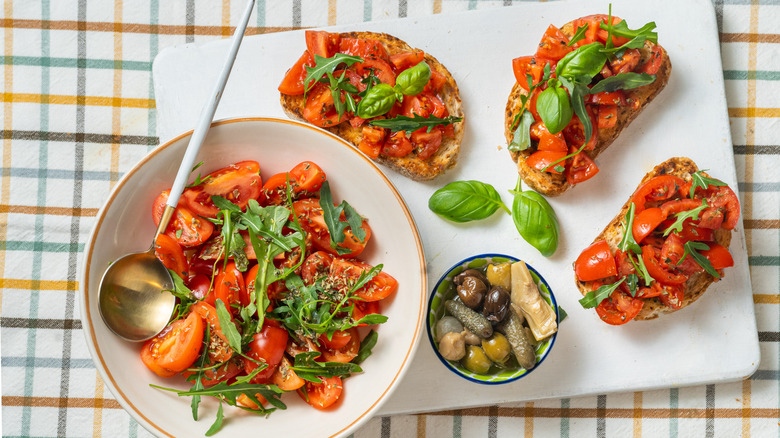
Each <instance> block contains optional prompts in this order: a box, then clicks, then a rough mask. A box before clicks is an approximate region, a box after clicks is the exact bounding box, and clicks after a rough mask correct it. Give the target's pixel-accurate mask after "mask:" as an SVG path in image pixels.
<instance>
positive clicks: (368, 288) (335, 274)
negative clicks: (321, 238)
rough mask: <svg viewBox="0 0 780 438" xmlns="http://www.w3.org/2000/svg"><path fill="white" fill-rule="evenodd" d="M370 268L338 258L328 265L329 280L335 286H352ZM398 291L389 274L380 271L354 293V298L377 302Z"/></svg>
mask: <svg viewBox="0 0 780 438" xmlns="http://www.w3.org/2000/svg"><path fill="white" fill-rule="evenodd" d="M371 268H372V266H371V265H369V264H366V263H363V262H360V261H357V260H346V259H342V258H340V257H336V258H334V259H333V263H331V265H330V278H331V280H332V281H333V282H334V283H335V284H337V285H350V286H351V285H352V284H353V283H354V282H355V281H356V280H357V279H358V278H359V277H360V274H362V273H363V272H364V271H367V270H369V269H371ZM396 289H398V281H397V280H396V279H395V278H393V277H392V276H391V275H390V274H388V273H386V272H384V271H381V272H379V273H378V274H376V276H374V278H372V279H371V280H369V281H368V283H366V285H365V286H363V287H362V288H360V289H358V290H357V291H356V292H355V296H357V297H359V298H362V299H364V300H366V301H379V300H381V299H384V298H386V297H388V296H390V295H391V294H392V293H394V292H395V291H396Z"/></svg>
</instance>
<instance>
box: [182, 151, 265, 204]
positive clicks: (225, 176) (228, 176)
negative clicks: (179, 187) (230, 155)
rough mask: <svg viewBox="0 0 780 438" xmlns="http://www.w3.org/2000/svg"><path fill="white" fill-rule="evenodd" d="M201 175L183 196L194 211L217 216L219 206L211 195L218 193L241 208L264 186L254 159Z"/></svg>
mask: <svg viewBox="0 0 780 438" xmlns="http://www.w3.org/2000/svg"><path fill="white" fill-rule="evenodd" d="M202 179H203V182H202V183H200V184H198V185H196V186H194V187H188V188H187V189H185V190H184V193H182V198H183V199H184V200H185V201H186V202H187V206H188V207H189V208H190V209H191V210H192V211H193V212H195V213H197V214H198V215H200V216H203V217H212V218H213V217H216V216H217V212H218V211H219V209H218V208H217V207H216V206H215V205H214V202H212V200H211V197H212V196H214V195H217V196H221V197H223V198H225V199H227V200H228V201H230V202H232V203H234V204H236V205H238V206H239V207H241V208H242V209H243V208H245V207H246V205H247V204H248V203H249V200H250V199H257V198H258V196H260V189H261V188H262V187H263V181H262V179H261V178H260V165H259V164H258V163H257V161H241V162H238V163H235V164H231V165H230V166H227V167H223V168H222V169H219V170H216V171H214V172H211V173H210V174H208V175H207V176H206V177H204V178H202Z"/></svg>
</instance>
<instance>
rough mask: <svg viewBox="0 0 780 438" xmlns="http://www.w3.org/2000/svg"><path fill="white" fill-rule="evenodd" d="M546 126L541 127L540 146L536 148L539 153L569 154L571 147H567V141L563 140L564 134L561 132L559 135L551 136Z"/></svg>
mask: <svg viewBox="0 0 780 438" xmlns="http://www.w3.org/2000/svg"><path fill="white" fill-rule="evenodd" d="M542 126H544V125H540V129H539V144H538V145H537V146H536V150H538V151H553V152H564V153H565V152H567V151H568V150H569V147H568V146H567V145H566V140H565V139H564V138H563V134H561V133H560V132H559V133H557V134H550V131H548V130H547V128H546V127H545V128H544V129H541V127H542Z"/></svg>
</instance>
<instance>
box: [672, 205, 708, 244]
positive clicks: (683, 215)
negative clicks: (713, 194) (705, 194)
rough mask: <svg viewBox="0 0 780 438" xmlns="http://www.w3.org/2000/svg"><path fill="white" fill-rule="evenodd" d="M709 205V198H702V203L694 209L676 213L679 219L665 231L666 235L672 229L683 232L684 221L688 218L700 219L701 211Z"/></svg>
mask: <svg viewBox="0 0 780 438" xmlns="http://www.w3.org/2000/svg"><path fill="white" fill-rule="evenodd" d="M707 207H709V205H707V200H706V199H702V200H701V205H700V206H698V207H696V208H694V209H693V210H688V211H681V212H679V213H676V214H675V215H674V216H675V217H676V218H677V220H675V221H674V223H673V224H672V225H670V226H669V228H667V229H666V230H665V231H664V237H666V236H668V235H669V234H671V233H672V231H676V232H678V233H680V232H682V229H683V222H685V221H686V219H691V220H697V219H699V213H701V212H702V210H704V209H705V208H707Z"/></svg>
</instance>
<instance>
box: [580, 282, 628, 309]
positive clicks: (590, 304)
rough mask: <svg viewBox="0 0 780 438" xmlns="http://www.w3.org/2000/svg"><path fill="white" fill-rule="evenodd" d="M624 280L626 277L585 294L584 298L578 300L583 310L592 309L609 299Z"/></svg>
mask: <svg viewBox="0 0 780 438" xmlns="http://www.w3.org/2000/svg"><path fill="white" fill-rule="evenodd" d="M625 280H626V277H623V278H621V279H620V281H618V282H616V283H612V284H605V285H603V286H601V287H599V288H598V289H596V290H592V291H590V292H588V293H586V294H585V296H584V297H582V298H581V299H580V300H579V302H580V305H581V306H582V307H583V308H585V309H592V308H594V307H596V306H598V305H599V304H601V302H602V301H604V300H606V299H607V298H609V296H610V295H612V292H615V289H617V288H618V286H620V283H622V282H624V281H625Z"/></svg>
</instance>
